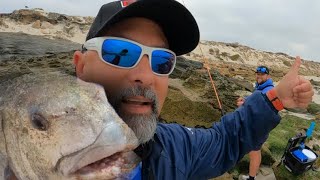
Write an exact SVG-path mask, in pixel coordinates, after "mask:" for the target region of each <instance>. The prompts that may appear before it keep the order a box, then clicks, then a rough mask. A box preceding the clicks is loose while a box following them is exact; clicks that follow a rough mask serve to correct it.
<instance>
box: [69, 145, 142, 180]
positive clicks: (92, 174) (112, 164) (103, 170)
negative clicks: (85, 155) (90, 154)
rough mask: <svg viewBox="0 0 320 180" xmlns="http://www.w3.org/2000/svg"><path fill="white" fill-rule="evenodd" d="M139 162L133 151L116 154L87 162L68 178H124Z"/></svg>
mask: <svg viewBox="0 0 320 180" xmlns="http://www.w3.org/2000/svg"><path fill="white" fill-rule="evenodd" d="M139 162H140V158H139V157H138V156H137V155H136V154H135V153H134V152H133V151H129V152H118V153H115V154H113V155H111V156H109V157H105V158H103V159H100V160H98V161H94V162H88V164H85V165H84V166H83V167H81V168H79V169H75V172H74V173H71V174H70V175H69V176H72V177H76V179H114V178H125V176H127V175H128V173H129V172H130V171H131V170H132V169H134V168H135V167H136V166H137V164H138V163H139Z"/></svg>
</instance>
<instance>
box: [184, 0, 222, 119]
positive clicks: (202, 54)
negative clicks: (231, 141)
mask: <svg viewBox="0 0 320 180" xmlns="http://www.w3.org/2000/svg"><path fill="white" fill-rule="evenodd" d="M182 3H183V5H184V6H185V7H187V6H186V5H185V3H184V0H182ZM198 46H199V48H200V52H201V57H202V60H203V63H204V67H205V68H206V69H207V72H208V75H209V79H210V82H211V85H212V88H213V90H214V93H215V96H216V98H217V102H218V105H219V110H220V113H221V116H223V115H224V114H225V112H224V110H223V107H222V104H221V101H220V98H219V94H218V91H217V89H216V86H215V83H214V80H213V78H212V76H211V73H210V67H209V62H208V61H207V59H206V58H205V56H204V53H203V51H202V48H201V43H200V42H199V44H198Z"/></svg>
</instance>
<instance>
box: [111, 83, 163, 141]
mask: <svg viewBox="0 0 320 180" xmlns="http://www.w3.org/2000/svg"><path fill="white" fill-rule="evenodd" d="M133 96H142V97H144V98H147V99H149V100H151V101H152V104H151V106H152V111H151V113H150V114H132V113H127V112H126V111H125V110H121V104H122V102H123V100H125V99H127V98H129V97H133ZM108 99H109V102H110V104H111V105H112V106H113V108H114V109H115V111H116V112H117V113H118V115H119V116H120V117H121V118H122V120H123V121H124V122H125V123H127V124H128V126H129V127H130V128H131V129H132V130H133V132H134V133H135V134H136V136H137V138H138V139H139V143H140V144H143V143H146V142H148V141H149V140H150V139H152V137H153V136H154V134H155V131H156V128H157V117H158V105H159V104H158V98H157V96H156V94H155V93H154V92H153V91H152V90H151V89H148V88H144V87H141V86H134V87H130V88H126V89H123V90H122V91H120V92H118V93H117V94H112V96H110V97H108Z"/></svg>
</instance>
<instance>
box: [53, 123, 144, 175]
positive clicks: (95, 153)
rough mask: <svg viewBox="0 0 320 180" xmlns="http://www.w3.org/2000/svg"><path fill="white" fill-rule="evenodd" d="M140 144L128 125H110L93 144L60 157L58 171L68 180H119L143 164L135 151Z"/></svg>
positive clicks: (57, 165)
mask: <svg viewBox="0 0 320 180" xmlns="http://www.w3.org/2000/svg"><path fill="white" fill-rule="evenodd" d="M138 145H139V142H138V139H137V138H136V136H135V134H134V132H133V131H132V130H131V129H130V128H129V127H128V126H127V125H126V124H124V123H123V124H119V123H110V124H108V125H107V126H106V127H105V128H103V130H102V131H101V133H100V134H99V135H98V137H97V138H96V140H95V141H94V142H93V143H92V144H90V145H88V146H87V147H85V148H84V149H81V150H78V151H76V152H73V153H71V154H68V155H66V156H63V157H62V158H60V159H59V160H58V162H57V164H56V170H57V172H58V174H60V175H62V176H63V177H65V178H66V179H74V176H76V179H112V178H113V179H114V178H118V177H119V176H120V175H123V174H125V173H127V172H128V171H129V172H130V170H131V169H133V168H134V167H136V165H137V164H138V163H139V162H140V158H139V157H138V156H137V155H136V154H135V153H134V152H133V150H134V149H135V148H136V147H138Z"/></svg>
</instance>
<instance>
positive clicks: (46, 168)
mask: <svg viewBox="0 0 320 180" xmlns="http://www.w3.org/2000/svg"><path fill="white" fill-rule="evenodd" d="M5 93H6V95H5V96H6V98H4V99H3V100H2V103H1V104H2V105H1V106H2V107H1V117H2V131H3V134H4V136H3V137H4V140H5V149H6V152H5V154H6V156H7V159H8V164H9V166H10V168H11V169H12V171H13V172H14V173H15V175H16V176H17V177H18V178H19V179H57V178H58V179H99V178H101V179H108V178H113V177H118V176H121V175H122V174H124V173H126V172H129V171H130V170H131V169H133V168H134V167H135V166H136V165H137V163H138V162H139V161H140V160H139V158H138V157H137V156H136V155H135V153H133V152H132V150H133V149H134V148H136V147H137V146H138V140H137V138H136V136H135V135H134V133H133V131H132V130H131V129H130V128H129V127H128V126H127V125H126V124H125V123H124V122H123V121H122V119H121V118H120V117H119V116H118V115H117V113H116V112H115V111H114V109H113V108H112V107H111V105H110V104H109V102H108V99H107V97H106V95H105V91H104V89H103V88H102V87H101V86H99V85H96V84H93V83H87V82H84V81H81V80H79V79H77V78H75V77H72V76H70V75H64V74H61V73H52V74H50V73H46V74H36V75H34V74H33V75H25V76H23V77H19V78H17V79H16V80H14V81H11V83H10V85H7V88H6V90H5ZM0 147H1V146H0ZM3 154H4V153H3Z"/></svg>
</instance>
